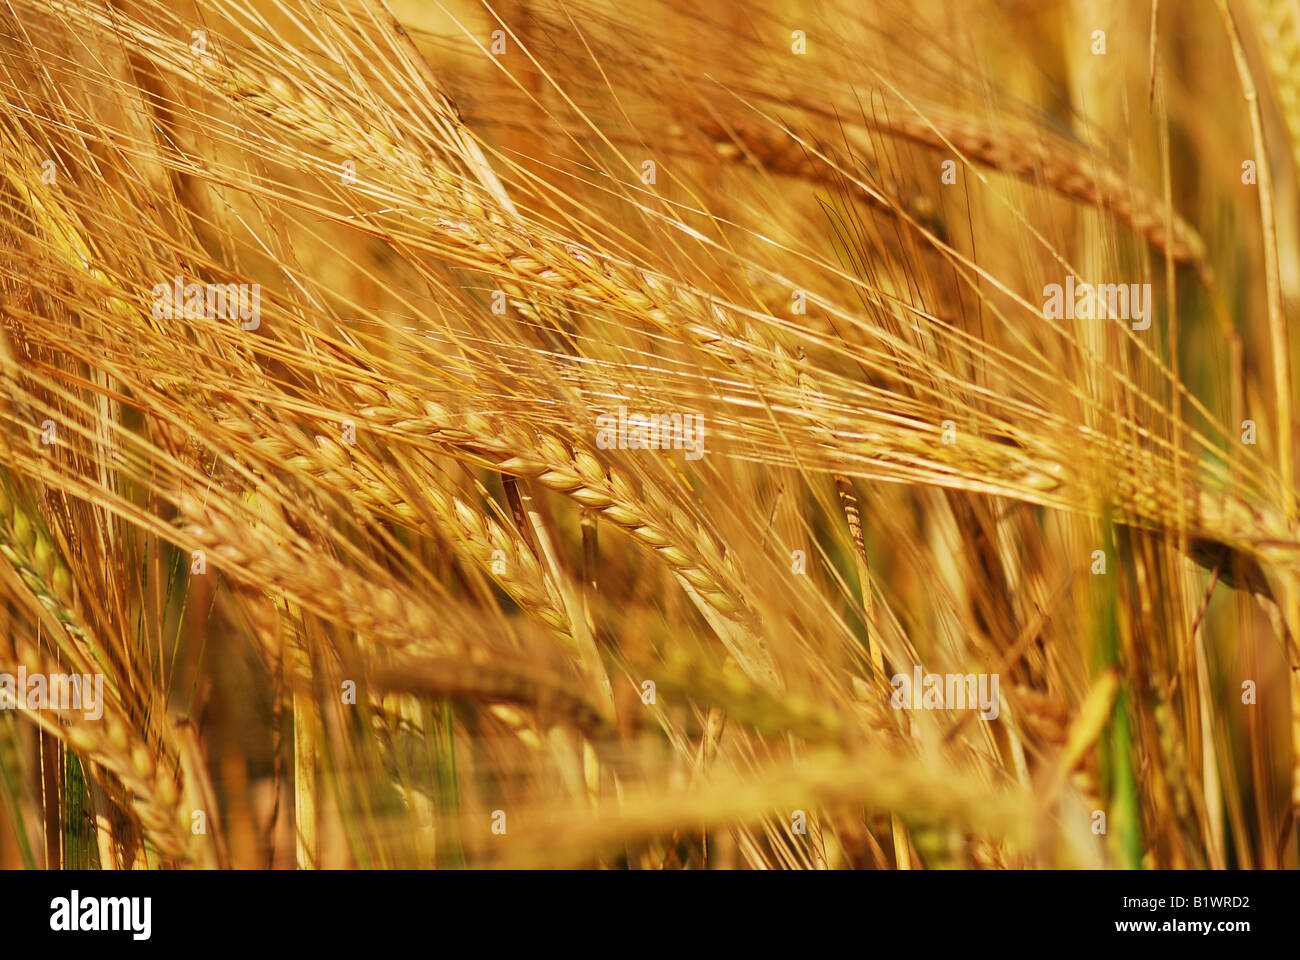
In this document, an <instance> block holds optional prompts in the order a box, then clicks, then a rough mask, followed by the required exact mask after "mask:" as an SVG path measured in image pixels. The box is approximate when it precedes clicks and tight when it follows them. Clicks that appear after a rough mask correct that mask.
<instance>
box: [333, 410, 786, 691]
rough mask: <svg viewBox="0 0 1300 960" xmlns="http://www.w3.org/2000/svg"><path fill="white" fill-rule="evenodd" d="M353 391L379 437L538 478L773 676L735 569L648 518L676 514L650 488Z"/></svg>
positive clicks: (579, 456)
mask: <svg viewBox="0 0 1300 960" xmlns="http://www.w3.org/2000/svg"><path fill="white" fill-rule="evenodd" d="M352 389H353V390H354V391H355V392H356V395H357V397H358V398H359V400H360V402H361V403H363V404H365V405H366V406H364V407H363V408H362V410H361V411H360V413H361V415H362V416H364V417H366V418H367V419H368V420H369V421H370V422H371V424H372V425H374V426H375V427H376V428H377V429H379V430H380V431H384V430H388V431H393V430H396V431H400V433H398V434H396V436H398V437H405V438H406V439H407V440H413V439H425V438H427V439H428V440H432V441H436V442H439V443H444V444H447V445H448V446H449V447H450V448H452V449H453V450H457V451H461V452H462V453H464V454H468V455H469V456H470V458H471V459H472V460H473V461H474V462H477V463H479V464H481V465H483V466H488V467H490V468H491V469H493V470H498V471H500V472H501V473H505V474H509V475H511V476H516V477H523V478H526V479H533V480H536V481H537V482H539V483H541V484H542V485H543V486H545V487H547V488H549V489H551V490H555V491H557V492H559V493H563V494H564V495H566V496H568V497H571V498H572V499H573V500H575V501H577V502H578V503H580V504H582V505H583V506H584V507H586V508H587V509H589V510H592V511H593V512H595V513H597V514H598V515H599V516H601V517H602V518H603V519H605V520H608V521H609V522H610V523H612V524H613V525H614V526H615V527H616V528H617V529H619V530H622V531H623V532H624V533H626V534H627V535H628V536H630V537H631V538H632V539H633V540H635V541H637V542H638V543H640V544H642V545H643V546H646V547H648V548H650V549H651V550H653V551H654V552H655V554H656V555H657V556H658V557H660V558H661V559H662V560H663V561H664V562H665V563H667V564H668V565H669V567H671V568H672V570H673V572H674V573H676V574H677V575H678V576H679V577H680V578H681V580H682V582H683V583H684V584H685V585H686V586H687V587H688V589H689V591H690V592H692V593H693V594H694V595H695V596H698V597H699V598H700V600H701V601H702V602H704V603H705V604H707V606H708V607H709V608H710V609H711V610H713V611H715V612H716V613H717V614H720V615H721V616H722V617H724V618H725V619H726V620H728V621H730V622H731V623H732V624H734V625H735V626H736V627H738V628H739V629H740V631H741V639H740V640H739V641H738V642H739V643H740V645H741V648H740V649H739V650H738V651H733V653H736V654H738V656H737V659H738V660H740V661H741V662H742V663H743V664H745V665H746V666H747V669H753V668H757V669H758V670H759V672H760V673H762V674H765V675H768V676H771V675H773V674H774V669H773V668H772V665H771V664H772V661H771V655H770V654H769V653H768V652H767V649H766V647H765V645H764V644H763V641H762V639H761V637H760V633H759V631H760V621H759V617H758V615H757V613H756V612H755V611H754V609H753V608H752V607H751V606H750V605H749V603H748V602H747V601H746V600H745V598H744V596H743V594H742V592H741V591H740V589H739V588H738V587H737V584H738V582H739V576H738V573H737V571H736V570H735V568H734V565H733V564H732V563H731V562H730V561H729V560H728V558H727V557H726V556H725V555H724V554H723V553H722V551H721V550H720V549H719V548H718V546H717V544H716V543H715V542H714V540H713V537H712V536H711V535H710V534H709V533H708V531H707V530H706V529H705V528H704V527H702V526H699V525H694V524H691V523H690V521H689V517H687V518H684V519H676V518H674V519H672V520H668V519H663V520H660V519H654V518H656V517H674V515H675V514H676V513H678V512H679V511H675V510H674V509H673V508H672V506H671V505H670V504H668V503H666V502H663V503H661V502H659V499H658V493H657V492H656V491H655V490H654V489H651V488H647V489H646V490H644V491H642V492H641V493H640V494H638V492H637V491H636V490H634V488H633V487H632V485H631V483H629V482H628V480H627V479H626V478H624V477H623V475H622V474H621V473H619V472H618V471H617V470H615V469H614V468H613V467H608V466H606V465H605V464H603V463H602V462H601V461H600V459H599V458H597V457H596V455H595V454H593V453H592V452H591V451H590V450H587V449H585V448H584V447H582V446H580V445H577V444H573V445H569V444H566V443H565V442H563V441H561V440H560V439H559V438H558V437H555V436H552V435H549V434H545V433H541V432H533V431H528V430H524V429H520V428H519V427H517V426H516V425H514V424H513V423H511V422H510V421H508V420H506V419H505V418H500V417H494V416H489V415H486V414H482V413H469V414H466V415H465V416H461V417H457V416H455V415H453V414H452V413H451V412H450V411H449V410H448V409H447V408H446V407H445V406H443V405H442V404H440V403H437V402H435V401H432V400H427V401H423V402H421V401H418V400H415V399H414V398H412V397H409V396H407V395H406V394H404V393H402V392H401V391H399V390H395V389H390V390H388V391H386V392H385V391H383V390H379V389H376V388H375V387H372V386H370V385H368V384H353V385H352ZM723 639H724V642H726V638H725V637H724V638H723Z"/></svg>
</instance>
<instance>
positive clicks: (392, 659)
mask: <svg viewBox="0 0 1300 960" xmlns="http://www.w3.org/2000/svg"><path fill="white" fill-rule="evenodd" d="M367 675H368V677H369V681H370V683H371V684H372V685H373V686H374V687H375V688H376V689H377V690H379V691H382V692H384V693H411V694H416V695H417V696H420V697H436V698H445V697H454V698H463V699H467V700H473V701H475V702H478V703H510V704H515V705H518V706H522V707H526V708H528V709H529V710H530V711H532V712H533V713H534V714H535V715H536V716H537V718H538V719H539V720H541V721H542V722H545V723H554V722H556V721H561V720H563V721H568V722H571V723H573V724H574V725H576V726H577V727H578V729H580V730H581V731H582V732H583V734H584V735H585V736H586V737H587V738H588V739H589V740H600V739H604V738H608V737H611V736H613V728H612V726H611V718H610V717H607V716H606V715H605V714H604V713H602V710H601V707H600V706H599V704H597V703H596V702H595V701H594V700H593V699H592V698H591V697H590V696H589V695H588V694H587V693H586V692H584V690H583V689H582V688H581V687H580V686H579V685H578V684H577V683H575V682H574V681H573V680H571V679H568V678H566V677H562V676H560V675H559V674H557V673H555V672H553V671H551V670H548V669H546V668H545V667H544V666H541V665H539V664H537V663H532V662H528V661H523V660H520V661H517V662H516V661H512V660H511V659H510V658H509V657H506V656H504V655H503V654H501V653H494V654H493V655H492V657H491V658H490V659H489V658H487V657H479V658H470V659H467V658H465V657H423V656H416V655H411V654H407V653H392V654H390V655H389V656H386V657H385V658H384V660H383V662H376V663H374V664H372V665H371V666H370V667H369V669H368V670H367Z"/></svg>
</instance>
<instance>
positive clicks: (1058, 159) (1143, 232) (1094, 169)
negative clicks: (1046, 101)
mask: <svg viewBox="0 0 1300 960" xmlns="http://www.w3.org/2000/svg"><path fill="white" fill-rule="evenodd" d="M799 105H800V106H802V107H803V108H804V109H806V110H810V111H812V112H815V113H819V114H822V115H826V116H830V117H834V114H832V113H828V111H827V110H826V108H825V107H823V106H821V105H819V104H815V103H812V102H809V101H800V103H799ZM867 122H869V123H870V124H871V125H873V126H876V127H877V128H878V129H879V130H880V131H881V132H882V133H886V134H890V135H893V136H897V137H902V138H903V139H905V140H910V141H911V142H913V143H919V144H921V145H923V146H927V147H931V148H933V149H935V150H944V151H954V152H956V153H958V154H959V155H960V156H962V157H964V158H965V159H967V160H970V161H973V162H975V163H978V164H981V165H982V166H986V167H992V168H993V169H994V170H998V171H1000V172H1002V173H1009V174H1012V175H1014V176H1017V177H1020V178H1022V179H1025V180H1031V181H1033V182H1035V183H1041V184H1043V185H1044V186H1047V187H1050V188H1051V189H1052V190H1054V191H1056V192H1057V193H1059V194H1061V195H1063V196H1066V197H1070V198H1071V199H1074V200H1079V201H1081V202H1083V203H1087V204H1090V205H1095V206H1097V207H1099V208H1101V209H1102V210H1105V211H1107V212H1108V213H1110V214H1112V215H1113V216H1114V217H1115V219H1117V220H1119V221H1120V222H1121V223H1123V224H1125V225H1127V226H1128V227H1129V228H1131V229H1132V230H1133V231H1134V232H1136V233H1137V234H1139V235H1140V236H1142V237H1143V238H1145V239H1146V241H1147V243H1149V244H1151V246H1153V247H1155V248H1156V249H1157V250H1159V251H1161V252H1162V253H1164V252H1168V253H1169V255H1170V257H1171V258H1172V259H1173V260H1174V262H1175V263H1199V262H1201V261H1203V260H1204V259H1205V242H1204V241H1203V240H1202V239H1201V237H1200V234H1198V233H1197V231H1196V229H1195V228H1194V227H1192V225H1191V224H1189V223H1188V222H1187V221H1186V220H1184V219H1183V218H1182V217H1181V216H1179V215H1178V214H1176V213H1175V214H1172V215H1170V216H1167V206H1166V204H1165V203H1164V201H1163V200H1161V199H1160V198H1159V197H1157V196H1155V195H1154V194H1152V193H1151V192H1150V191H1148V190H1146V189H1145V188H1143V187H1141V186H1139V185H1138V184H1137V183H1135V182H1133V181H1132V180H1130V179H1129V178H1128V177H1126V176H1124V174H1122V173H1120V172H1119V171H1118V170H1117V169H1116V168H1115V167H1113V166H1111V165H1110V163H1108V162H1107V161H1106V160H1105V159H1103V158H1101V157H1099V156H1095V155H1092V154H1084V153H1081V152H1080V151H1079V150H1078V149H1077V148H1073V147H1071V146H1070V145H1068V144H1066V143H1063V142H1060V141H1059V140H1058V139H1057V138H1054V137H1050V136H1049V135H1047V134H1046V133H1044V132H1042V131H1034V132H1030V131H1025V130H1018V129H1014V128H1005V129H1004V128H997V129H993V128H991V127H990V126H989V125H988V124H987V123H984V122H981V121H980V120H978V119H977V118H974V117H969V116H955V115H946V114H944V113H942V112H940V111H934V110H931V109H930V108H928V107H927V108H926V109H925V111H924V115H920V114H918V112H917V111H916V110H915V109H913V108H912V107H910V106H905V105H895V106H893V107H891V109H890V110H889V111H880V112H878V113H875V114H872V115H870V116H869V117H868V119H867ZM846 130H847V132H848V133H849V135H850V138H851V139H853V140H856V141H857V142H858V143H859V144H860V145H862V146H863V147H869V144H868V143H866V142H865V141H864V134H863V133H862V132H861V130H860V129H858V128H855V127H847V128H846Z"/></svg>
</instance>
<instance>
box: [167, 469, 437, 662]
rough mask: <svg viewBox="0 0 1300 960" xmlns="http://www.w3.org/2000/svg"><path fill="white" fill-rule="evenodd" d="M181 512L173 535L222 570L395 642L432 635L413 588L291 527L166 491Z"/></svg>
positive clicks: (429, 617) (432, 620) (428, 614)
mask: <svg viewBox="0 0 1300 960" xmlns="http://www.w3.org/2000/svg"><path fill="white" fill-rule="evenodd" d="M169 499H171V500H172V502H173V503H175V504H176V507H177V509H178V510H179V511H180V513H181V516H182V518H183V520H182V523H183V526H182V529H180V530H178V531H176V536H175V539H177V541H178V542H183V543H185V545H186V546H187V547H190V548H193V547H199V548H201V549H203V550H204V551H205V552H207V553H208V554H209V556H212V557H216V558H217V559H218V561H221V560H224V561H227V562H226V563H224V564H222V565H221V568H222V570H223V572H225V573H227V574H228V575H230V576H231V577H232V578H233V579H235V580H236V581H239V582H242V583H244V584H246V585H248V586H253V587H263V586H265V585H266V584H268V583H270V584H274V585H275V586H276V587H277V588H279V589H281V590H283V591H284V592H285V594H286V595H287V596H289V597H291V598H292V599H293V600H294V601H295V602H297V603H300V604H302V606H303V607H304V608H306V609H308V610H311V611H313V612H317V613H319V614H321V615H322V616H324V617H326V618H327V619H329V620H332V621H335V622H339V623H344V624H347V625H348V626H350V627H352V628H353V629H355V630H357V631H358V632H360V633H363V634H365V635H367V636H370V637H373V638H375V639H378V640H382V641H383V642H384V643H386V644H391V645H393V646H398V647H401V646H405V645H406V644H408V643H411V642H413V641H415V640H420V639H423V640H426V641H431V640H432V638H433V637H434V636H435V635H436V633H437V618H436V616H435V615H434V612H433V610H432V609H431V608H430V607H429V605H428V604H426V603H423V602H421V601H420V600H419V599H418V598H417V597H416V596H415V595H414V593H413V592H412V591H410V590H407V589H405V588H398V587H394V586H383V585H381V584H376V583H373V582H371V581H370V580H369V579H367V578H366V577H364V576H361V575H359V574H357V573H356V572H355V571H353V570H351V569H350V568H348V567H344V566H342V565H340V564H338V563H332V562H330V561H329V559H328V558H327V557H325V556H324V555H323V554H322V553H320V552H314V551H312V550H311V549H310V548H309V547H308V546H306V545H305V544H303V543H301V542H300V541H299V540H298V538H296V537H295V536H294V535H293V534H292V532H291V531H287V530H281V531H276V532H272V531H270V530H268V529H264V528H262V527H261V526H255V525H253V524H251V523H240V522H238V521H236V520H234V519H232V518H231V517H229V516H227V515H226V513H225V512H224V509H223V508H222V506H221V505H220V504H218V503H216V502H215V501H214V502H212V503H208V504H204V503H202V502H201V501H200V500H199V498H198V497H197V496H195V495H194V494H192V493H190V492H189V491H179V492H174V493H173V494H172V496H171V497H170V498H169Z"/></svg>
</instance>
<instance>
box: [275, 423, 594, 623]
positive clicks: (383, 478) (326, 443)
mask: <svg viewBox="0 0 1300 960" xmlns="http://www.w3.org/2000/svg"><path fill="white" fill-rule="evenodd" d="M252 445H253V447H254V448H256V449H259V450H262V451H264V452H267V453H269V454H270V455H272V456H275V457H279V458H280V459H282V460H283V462H284V464H285V466H288V467H295V468H297V469H300V470H304V471H306V472H307V473H310V474H311V475H312V477H313V478H314V479H315V480H317V481H318V482H320V483H321V484H322V485H323V486H325V487H328V488H331V489H333V490H335V491H337V492H339V493H342V494H344V495H346V496H349V497H352V498H355V499H357V500H359V501H360V502H361V503H363V504H365V505H366V506H367V508H369V509H370V510H373V511H375V512H376V513H378V514H380V515H385V516H388V517H389V518H391V519H393V520H396V521H397V522H399V523H402V524H404V525H406V526H409V527H411V528H412V529H414V530H418V531H420V532H423V533H430V532H431V530H430V527H429V523H428V522H427V519H426V516H427V515H426V514H425V513H424V512H422V511H420V510H418V509H417V508H416V507H415V506H414V505H413V503H412V502H411V499H410V494H409V492H408V491H407V490H405V489H404V488H403V484H402V482H401V480H400V479H398V478H396V477H393V476H389V475H388V474H386V473H385V472H384V471H383V470H381V469H380V468H379V467H378V466H377V465H375V464H373V463H372V462H371V461H369V460H368V459H365V458H360V457H356V458H354V457H353V456H352V455H351V454H350V453H349V452H348V449H347V447H346V446H345V445H344V444H343V443H342V442H340V441H338V440H335V439H333V438H330V437H324V436H320V435H317V436H316V446H315V448H314V449H307V448H305V446H295V445H293V444H290V443H289V442H288V441H287V440H282V439H280V438H278V437H275V438H271V437H263V438H261V439H259V440H256V441H254V442H253V444H252ZM420 461H421V462H422V465H423V466H425V467H427V468H428V469H427V472H426V473H424V474H423V475H422V479H423V480H424V481H425V482H426V484H427V486H425V487H424V488H423V489H422V490H421V491H420V493H419V495H420V497H421V499H423V500H424V501H426V502H427V503H428V504H429V505H431V506H432V507H433V508H434V511H435V514H436V516H437V517H438V519H439V520H441V521H442V524H441V527H442V532H444V533H445V534H447V535H448V537H449V539H450V540H451V542H452V544H453V545H454V546H455V547H456V549H457V550H458V551H459V552H460V553H461V554H462V555H463V556H465V557H466V558H467V559H469V560H471V561H472V562H473V563H474V564H475V565H476V566H478V567H480V568H481V569H482V570H483V571H484V572H485V573H487V574H488V576H490V577H491V578H492V579H493V580H494V581H496V583H497V584H498V585H499V586H500V587H501V589H502V590H504V591H505V592H506V593H507V594H508V595H509V596H510V598H511V599H512V600H514V601H515V602H516V603H518V604H519V606H520V607H521V608H523V609H524V610H526V611H528V612H529V613H531V614H532V615H534V616H536V617H538V618H539V619H540V620H541V621H542V622H544V623H545V624H547V625H548V626H550V627H552V628H553V629H554V630H555V631H556V632H557V633H559V634H560V635H561V636H562V637H563V638H565V639H566V640H567V641H568V642H569V643H572V642H573V625H572V624H571V623H570V622H569V618H568V615H567V614H566V613H565V612H564V607H563V605H562V603H561V602H560V598H559V597H558V596H557V595H556V593H555V589H554V587H553V586H552V585H551V584H550V582H549V581H548V580H547V579H546V577H545V576H544V575H543V573H542V569H541V567H540V566H539V565H538V563H537V558H536V557H535V556H534V555H533V552H532V551H531V550H530V549H529V548H528V545H527V544H526V543H525V542H524V540H523V538H522V537H520V536H519V534H518V533H517V532H515V531H514V530H512V529H510V528H508V527H507V526H505V525H504V524H502V523H499V522H498V521H497V520H496V519H495V518H494V517H492V515H491V514H489V513H488V512H487V511H484V510H477V509H475V508H474V507H472V506H471V505H470V504H469V503H467V502H466V501H465V500H463V499H461V498H460V497H458V496H457V495H456V493H455V492H454V491H453V490H452V488H451V485H450V484H449V483H447V482H446V479H445V474H444V473H443V471H442V470H440V469H439V468H438V467H436V466H435V465H434V464H433V463H432V461H431V460H429V459H428V458H423V457H421V458H420Z"/></svg>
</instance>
